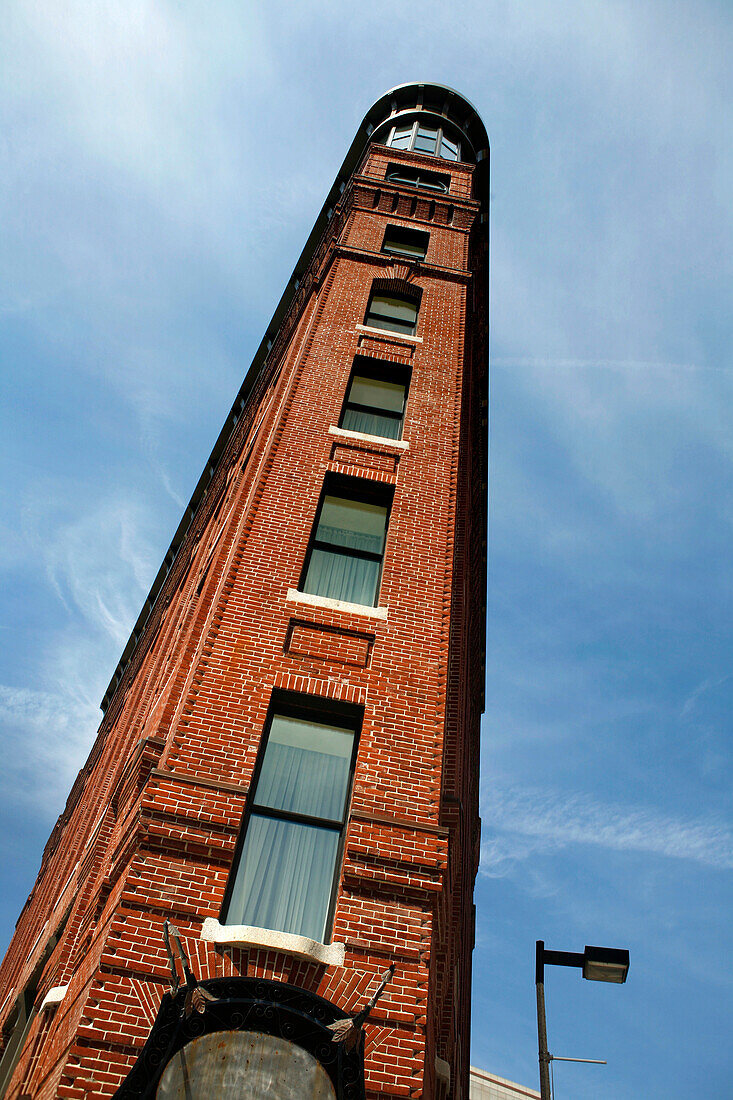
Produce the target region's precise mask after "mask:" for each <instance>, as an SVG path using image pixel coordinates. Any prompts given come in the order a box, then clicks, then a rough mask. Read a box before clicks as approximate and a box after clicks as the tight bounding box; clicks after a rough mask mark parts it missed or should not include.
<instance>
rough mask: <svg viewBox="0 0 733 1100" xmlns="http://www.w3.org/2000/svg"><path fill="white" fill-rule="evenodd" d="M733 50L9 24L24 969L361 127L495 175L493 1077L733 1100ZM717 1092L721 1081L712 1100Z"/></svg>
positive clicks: (482, 1057) (483, 29) (487, 748)
mask: <svg viewBox="0 0 733 1100" xmlns="http://www.w3.org/2000/svg"><path fill="white" fill-rule="evenodd" d="M732 25H733V13H732V12H731V9H730V7H729V6H728V5H727V4H725V3H713V2H710V3H704V2H698V3H695V4H691V3H683V2H680V0H678V2H677V3H672V2H669V3H663V2H654V0H635V2H631V0H628V2H624V0H619V2H593V0H585V2H583V3H581V2H579V0H567V2H566V3H564V4H562V5H558V4H557V3H551V2H550V0H546V2H539V0H537V2H533V3H532V2H526V3H522V2H518V3H515V4H508V3H506V2H503V0H483V2H482V3H474V2H473V0H469V2H466V3H461V4H459V5H456V6H451V5H448V4H434V3H430V2H428V3H424V4H422V5H420V6H419V7H417V8H416V7H415V5H413V4H410V5H408V4H405V3H399V2H394V0H393V2H390V3H386V2H385V0H373V2H372V3H371V4H369V5H348V4H347V5H344V4H341V3H339V4H337V3H330V2H318V0H311V2H309V3H307V4H303V3H298V2H295V3H288V4H284V3H282V2H280V0H277V2H274V3H270V4H269V5H268V6H267V9H265V8H264V6H260V5H252V4H246V3H238V4H227V3H224V2H221V3H218V4H216V5H210V4H203V3H177V4H173V3H163V2H160V0H132V2H130V0H126V2H125V3H122V2H121V0H120V2H114V0H108V2H107V3H104V4H102V3H97V2H95V0H84V2H82V0H64V2H61V0H46V2H45V3H43V4H38V3H33V2H30V0H28V2H26V3H21V2H16V0H9V3H6V5H5V6H4V9H3V18H2V24H1V25H0V51H1V52H2V56H3V58H4V62H3V65H2V66H0V132H2V135H3V136H2V153H1V155H0V163H2V169H1V172H0V225H1V226H2V231H1V232H0V285H1V286H2V291H1V296H0V362H2V377H1V381H0V385H1V386H2V410H3V412H2V415H3V430H2V438H1V441H0V447H1V448H2V452H1V453H2V460H3V469H4V472H5V476H4V478H3V480H2V485H1V486H0V493H1V494H2V496H1V498H0V500H1V504H2V507H1V508H0V524H2V531H1V532H0V569H1V570H2V583H1V588H0V644H1V646H2V655H1V657H0V723H1V726H2V732H1V735H0V736H1V745H2V753H3V759H4V768H3V770H2V772H1V773H0V796H1V797H0V860H1V861H2V881H3V891H2V897H1V898H0V939H2V940H3V942H5V941H7V939H8V938H9V937H10V935H11V933H12V928H13V924H14V922H15V919H16V917H17V915H18V913H19V911H20V908H21V906H22V904H23V901H24V900H25V897H26V895H27V892H28V890H29V889H30V887H31V885H32V882H33V880H34V877H35V873H36V870H37V867H38V862H39V859H40V853H41V849H42V846H43V844H44V842H45V840H46V838H47V836H48V832H49V830H50V828H51V826H52V824H53V821H54V820H55V818H56V815H57V814H58V812H59V810H60V808H61V806H62V805H63V802H64V800H65V797H66V793H67V791H68V788H69V786H70V783H71V780H72V778H73V775H74V774H75V772H76V770H77V768H78V767H79V765H80V763H81V762H82V761H83V759H84V757H85V755H86V752H87V751H88V748H89V746H90V744H91V741H92V739H93V736H94V732H95V729H96V726H97V723H98V720H99V712H98V710H97V707H98V702H99V700H100V698H101V696H102V693H103V690H104V688H105V686H106V684H107V681H108V679H109V677H110V675H111V673H112V671H113V669H114V666H115V664H116V661H117V658H118V656H119V654H120V652H121V650H122V647H123V645H124V642H125V640H126V638H127V635H128V632H129V629H130V626H131V624H132V622H133V621H134V619H135V617H136V616H137V613H138V611H139V609H140V606H141V604H142V601H143V599H144V597H145V594H146V592H147V589H148V586H149V584H150V581H151V580H152V578H153V576H154V575H155V572H156V571H157V568H158V565H159V563H160V560H161V558H162V556H163V553H164V552H165V549H166V548H167V545H168V542H169V540H170V537H171V535H172V533H173V531H174V530H175V528H176V526H177V524H178V520H179V518H180V515H181V512H182V509H183V505H184V503H185V502H186V501H187V499H188V497H189V495H190V493H191V491H192V489H193V486H194V484H195V482H196V480H197V478H198V475H199V473H200V472H201V469H202V467H203V464H204V461H205V459H206V457H207V456H208V453H209V450H210V448H211V446H212V444H213V441H214V439H215V437H216V435H217V433H218V430H219V428H220V426H221V423H222V421H223V419H224V416H225V414H226V412H227V411H228V408H229V406H230V404H231V401H232V399H233V397H234V394H235V393H236V391H237V388H238V386H239V384H240V381H241V378H242V376H243V374H244V372H245V371H246V369H247V366H248V365H249V362H250V360H251V357H252V354H253V352H254V350H255V348H256V346H257V344H258V343H259V340H260V338H261V336H262V333H263V331H264V328H265V325H266V323H267V321H268V320H269V318H270V316H271V314H272V311H273V308H274V306H275V303H276V301H277V299H278V298H279V295H280V293H281V290H282V287H283V285H284V283H285V281H286V279H287V276H288V275H289V273H290V270H291V269H292V266H293V264H294V262H295V259H296V258H297V256H298V254H299V252H300V249H301V247H302V245H303V243H304V241H305V238H306V236H307V233H308V231H309V229H310V227H311V225H312V222H313V220H314V218H315V215H316V213H317V212H318V210H319V208H320V205H321V202H322V200H323V198H324V196H325V194H326V191H327V189H328V187H329V185H330V184H331V182H332V180H333V178H334V176H335V174H336V171H337V169H338V166H339V165H340V163H341V160H342V158H343V156H344V154H345V152H346V149H347V148H348V145H349V143H350V141H351V138H352V136H353V133H354V130H355V128H356V126H357V124H358V123H359V121H360V119H361V117H362V116H363V114H364V113H365V111H366V110H367V108H368V107H369V105H370V104H371V103H372V102H373V100H375V99H376V98H377V97H378V96H379V95H380V94H381V93H382V92H383V91H385V90H386V89H387V88H389V87H391V86H392V85H394V84H397V83H402V82H404V81H407V80H414V79H426V80H433V81H438V82H442V83H446V84H449V85H451V86H453V87H456V88H458V89H459V90H460V91H462V92H463V93H464V94H465V95H467V96H468V97H469V98H470V99H471V100H472V102H473V103H474V104H475V105H476V106H477V108H478V109H479V111H480V113H481V115H482V117H483V119H484V121H485V123H486V126H487V129H488V131H489V135H490V137H491V144H492V256H491V285H492V294H491V301H492V307H491V308H492V313H491V322H492V375H491V489H490V496H491V530H490V569H489V578H490V590H489V610H490V617H489V626H488V683H487V688H488V693H487V701H488V706H487V716H486V721H485V730H484V737H483V750H482V751H483V755H482V794H483V804H482V816H483V822H484V825H483V844H482V861H481V870H480V874H479V879H478V884H477V902H478V929H477V946H476V953H475V976H474V1004H475V1013H474V1034H473V1060H474V1062H475V1063H476V1064H478V1065H481V1066H484V1067H485V1068H487V1069H490V1070H493V1071H494V1072H496V1073H499V1074H501V1075H502V1076H504V1077H509V1078H511V1079H514V1080H518V1081H521V1082H524V1083H526V1084H536V1081H537V1070H536V1053H535V1048H536V1032H535V1016H534V1011H535V1009H534V988H533V953H534V941H535V939H537V938H544V939H545V941H546V943H547V945H548V946H549V947H554V948H558V949H565V950H582V947H583V945H584V944H585V943H599V944H607V945H609V946H627V947H629V948H630V950H631V958H632V966H631V973H630V976H629V981H628V983H627V985H626V986H624V987H615V986H606V985H601V984H598V983H592V982H583V981H582V979H580V977H579V975H578V973H577V972H575V971H565V970H562V969H560V968H552V969H551V970H549V971H548V975H547V1000H548V1028H549V1041H550V1049H551V1050H552V1051H553V1052H554V1053H556V1054H559V1055H566V1056H573V1057H588V1058H606V1059H608V1063H609V1064H608V1065H607V1066H605V1067H598V1066H576V1065H569V1064H567V1065H566V1064H558V1065H557V1067H556V1075H555V1076H556V1090H557V1097H558V1100H560V1098H562V1097H568V1098H570V1100H591V1098H592V1100H611V1098H613V1100H629V1098H631V1097H639V1098H644V1100H655V1098H660V1100H661V1098H662V1097H664V1100H670V1098H677V1097H679V1098H680V1100H682V1098H687V1097H689V1096H694V1095H701V1094H702V1093H703V1092H704V1093H705V1094H706V1095H710V1096H723V1095H727V1094H728V1093H729V1091H730V1085H729V1080H730V1076H731V1072H733V1058H732V1057H731V1053H730V1041H729V1031H730V1019H731V1001H732V997H731V993H732V990H733V966H732V964H731V955H730V951H728V950H726V948H727V944H728V940H727V932H728V926H729V924H730V919H729V916H728V914H729V913H730V911H731V902H732V901H733V889H732V886H731V869H732V868H733V823H732V821H731V807H730V787H731V745H730V732H729V730H730V723H731V718H730V714H731V702H732V696H733V664H732V663H731V633H732V632H733V630H732V627H731V623H732V621H733V616H732V615H731V611H732V610H733V608H732V606H731V605H732V603H733V601H732V599H731V567H730V545H731V524H732V521H733V494H732V492H731V490H732V488H733V486H732V478H731V457H732V455H731V451H732V449H733V444H732V443H731V408H732V400H731V398H732V392H731V391H732V389H733V364H731V360H730V354H729V351H728V347H729V345H730V316H731V310H730V302H729V288H730V285H731V270H730V266H731V261H730V257H731V255H732V254H733V250H732V249H731V236H732V234H731V202H730V198H731V146H730V140H729V135H730V123H731V111H730V91H731V89H730V65H729V58H730V55H731V44H732V43H731V38H732V37H733V36H732V34H731V30H732ZM726 918H728V919H726ZM700 1078H702V1081H703V1082H704V1083H702V1084H701V1083H700Z"/></svg>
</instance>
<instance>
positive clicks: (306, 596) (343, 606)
mask: <svg viewBox="0 0 733 1100" xmlns="http://www.w3.org/2000/svg"><path fill="white" fill-rule="evenodd" d="M285 599H286V600H287V601H288V603H303V604H307V605H308V606H309V607H325V608H326V609H327V610H328V611H346V612H347V613H348V614H350V615H362V616H364V617H366V618H367V619H386V618H387V612H388V611H389V608H388V607H367V605H366V604H364V603H347V602H346V600H330V599H329V598H328V596H312V595H311V594H310V592H299V591H298V589H297V588H289V589H288V594H287V596H286V597H285Z"/></svg>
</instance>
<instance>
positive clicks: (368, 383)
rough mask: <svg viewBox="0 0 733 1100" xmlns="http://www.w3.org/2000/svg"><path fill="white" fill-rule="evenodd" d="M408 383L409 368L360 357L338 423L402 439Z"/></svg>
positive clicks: (370, 433) (368, 432) (386, 437)
mask: <svg viewBox="0 0 733 1100" xmlns="http://www.w3.org/2000/svg"><path fill="white" fill-rule="evenodd" d="M407 383H408V376H407V371H406V370H404V369H403V368H400V367H398V366H395V365H394V364H392V363H378V362H376V361H372V360H369V359H357V360H356V362H355V364H354V369H353V371H352V373H351V378H350V379H349V388H348V390H347V391H346V401H345V402H344V409H343V412H342V414H341V421H340V424H339V427H341V428H345V429H346V430H347V431H352V432H363V433H364V434H365V435H377V436H381V437H382V438H383V439H401V438H402V423H403V419H404V415H405V401H406V399H407Z"/></svg>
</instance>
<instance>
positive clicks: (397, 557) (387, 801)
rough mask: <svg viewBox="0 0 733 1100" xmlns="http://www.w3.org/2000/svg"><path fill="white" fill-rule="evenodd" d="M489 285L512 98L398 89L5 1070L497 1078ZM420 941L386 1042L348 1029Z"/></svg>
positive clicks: (77, 804)
mask: <svg viewBox="0 0 733 1100" xmlns="http://www.w3.org/2000/svg"><path fill="white" fill-rule="evenodd" d="M487 291H488V141H487V138H486V132H485V130H484V127H483V124H482V123H481V120H480V119H479V117H478V115H477V114H476V112H475V110H474V109H473V108H472V107H471V105H470V104H469V103H467V102H466V100H465V99H463V97H462V96H460V95H459V94H457V93H456V92H454V91H452V90H450V89H448V88H444V87H440V86H437V85H428V84H425V85H422V84H412V85H405V86H403V87H400V88H397V89H394V90H393V91H391V92H389V93H387V95H385V96H383V97H382V98H381V99H380V100H379V101H378V102H377V103H376V104H375V105H374V106H373V107H372V108H371V110H370V111H369V112H368V114H367V116H366V118H365V119H364V122H363V123H362V125H361V127H360V129H359V132H358V134H357V136H356V138H355V140H354V143H353V145H352V147H351V149H350V151H349V153H348V155H347V157H346V160H345V161H344V164H343V166H342V169H341V171H340V172H339V175H338V177H337V179H336V181H335V183H334V185H333V188H332V189H331V192H330V193H329V196H328V198H327V200H326V203H325V205H324V208H323V211H322V212H321V215H320V216H319V218H318V220H317V222H316V225H315V227H314V229H313V231H312V233H311V235H310V237H309V239H308V242H307V244H306V247H305V249H304V251H303V254H302V256H301V257H300V259H299V261H298V264H297V265H296V268H295V271H294V273H293V276H292V278H291V280H290V283H289V285H288V287H287V289H286V291H285V294H284V295H283V298H282V300H281V302H280V304H279V306H278V308H277V310H276V313H275V316H274V318H273V320H272V322H271V324H270V326H269V328H268V332H267V333H266V335H265V338H264V339H263V341H262V344H261V346H260V348H259V350H258V352H257V355H256V356H255V359H254V362H253V364H252V366H251V368H250V370H249V371H248V373H247V375H246V377H245V380H244V383H243V386H242V389H241V390H240V393H239V395H238V397H237V400H236V401H235V404H234V407H233V409H232V411H231V413H230V415H229V417H228V419H227V422H226V424H225V426H224V428H223V430H222V433H221V435H220V437H219V440H218V441H217V443H216V446H215V448H214V451H213V453H212V456H211V459H210V461H209V463H208V464H207V468H206V470H205V471H204V474H203V476H202V478H201V480H200V482H199V484H198V486H197V488H196V491H195V493H194V496H193V498H192V501H191V504H190V506H189V508H188V509H187V511H186V515H185V516H184V519H183V521H182V523H181V526H180V527H179V529H178V531H177V533H176V535H175V537H174V540H173V543H172V545H171V548H170V550H169V552H168V554H167V556H166V558H165V561H164V563H163V566H162V567H161V571H160V573H159V574H158V577H157V578H156V581H155V583H154V586H153V589H152V591H151V594H150V597H149V599H148V601H147V602H146V604H145V607H144V609H143V612H142V613H141V616H140V618H139V620H138V622H137V624H136V626H135V629H134V632H133V634H132V637H131V639H130V641H129V643H128V645H127V647H126V649H125V651H124V653H123V656H122V659H121V661H120V665H119V666H118V669H117V671H116V673H115V676H114V678H113V680H112V683H111V684H110V687H109V689H108V691H107V693H106V696H105V699H104V703H103V709H104V718H103V721H102V724H101V726H100V729H99V734H98V737H97V740H96V742H95V744H94V747H93V748H92V751H91V753H90V756H89V759H88V760H87V762H86V764H85V766H84V767H83V769H82V771H81V773H80V774H79V777H78V779H77V780H76V783H75V784H74V787H73V789H72V791H71V794H70V796H69V799H68V802H67V804H66V808H65V810H64V812H63V813H62V815H61V817H60V818H59V820H58V822H57V824H56V826H55V828H54V830H53V833H52V835H51V838H50V840H49V842H48V844H47V846H46V849H45V851H44V853H43V859H42V862H41V868H40V871H39V874H38V878H37V881H36V884H35V886H34V888H33V891H32V892H31V895H30V897H29V899H28V901H27V903H26V905H25V908H24V909H23V911H22V913H21V915H20V919H19V921H18V925H17V930H16V933H15V936H14V938H13V941H12V943H11V945H10V948H9V950H8V953H7V956H6V958H5V961H4V963H3V967H2V972H1V982H0V1024H1V1025H2V1029H3V1030H2V1035H3V1043H4V1055H3V1059H2V1062H1V1063H0V1096H4V1097H8V1098H12V1100H17V1098H19V1097H24V1096H26V1097H27V1096H30V1097H34V1098H36V1097H38V1098H43V1100H45V1098H50V1097H56V1096H60V1097H89V1096H94V1097H97V1096H99V1097H104V1096H112V1095H113V1094H115V1093H116V1092H117V1091H118V1090H119V1096H120V1097H128V1096H129V1097H132V1096H136V1097H137V1096H141V1097H142V1096H150V1097H153V1096H157V1097H159V1098H167V1097H173V1096H184V1095H185V1096H189V1095H194V1096H222V1097H228V1096H235V1095H236V1096H241V1095H249V1096H253V1097H260V1096H265V1095H267V1096H273V1097H280V1096H283V1097H285V1096H289V1095H291V1092H289V1091H287V1090H288V1088H289V1087H290V1085H292V1083H293V1081H295V1082H300V1083H301V1084H300V1086H296V1087H299V1091H300V1092H303V1088H304V1087H305V1088H306V1089H307V1088H310V1089H311V1090H312V1092H313V1095H314V1096H323V1097H327V1096H328V1097H332V1096H343V1097H355V1098H357V1097H363V1096H366V1097H369V1098H376V1097H377V1096H379V1097H393V1096H394V1097H396V1096H404V1097H425V1098H433V1097H438V1096H442V1097H445V1096H448V1095H450V1096H451V1097H454V1098H456V1100H466V1098H467V1096H468V1077H469V1046H468V1044H469V1001H470V987H471V951H472V944H473V911H472V892H473V880H474V876H475V872H476V867H477V860H478V850H479V819H478V740H479V718H480V713H481V711H482V709H483V679H484V676H483V653H484V625H485V604H484V593H485V587H486V586H485V562H486V542H485V540H486V462H487V350H488V318H487ZM166 919H168V920H170V921H171V922H173V924H174V925H175V926H176V928H177V929H178V931H179V933H180V942H181V945H182V947H183V950H184V951H185V953H186V955H187V956H188V958H189V959H190V964H191V971H192V974H193V975H194V977H192V978H191V979H190V981H189V987H188V1000H186V995H187V994H186V989H185V988H181V989H180V990H179V991H178V992H177V993H175V995H173V993H172V992H171V978H172V973H171V963H170V961H169V956H168V954H167V952H166V945H165V941H164V922H165V920H166ZM173 947H174V948H175V937H174V941H173ZM390 963H394V965H395V971H394V975H393V977H392V978H391V980H389V981H388V982H387V985H386V989H385V991H384V993H383V995H382V997H381V999H380V1000H379V1001H378V1003H377V1005H376V1007H375V1008H374V1010H373V1012H372V1014H371V1016H370V1018H369V1021H368V1023H367V1024H366V1025H365V1028H364V1031H363V1033H362V1034H363V1035H365V1037H366V1038H365V1042H364V1043H363V1044H362V1042H361V1040H360V1039H357V1041H356V1043H355V1044H353V1045H349V1043H348V1042H343V1041H342V1042H340V1041H337V1040H336V1039H334V1038H333V1037H334V1035H335V1034H336V1033H335V1032H334V1031H333V1029H330V1030H329V1027H328V1025H329V1024H330V1023H334V1022H336V1021H338V1020H339V1019H342V1018H343V1017H344V1016H345V1015H351V1014H354V1013H355V1012H357V1011H358V1010H359V1009H360V1008H361V1007H362V1006H363V1005H364V1003H365V1002H366V1001H367V1000H368V998H369V997H370V995H371V993H372V992H373V991H374V987H375V985H376V982H377V980H378V978H379V976H380V975H381V973H382V972H383V971H384V970H385V968H386V967H387V966H388V964H390ZM194 981H196V982H199V983H200V985H197V986H196V989H197V990H205V991H206V993H207V994H208V999H206V1001H205V1003H204V1004H203V1011H199V1010H198V1009H199V1008H201V1007H202V1005H201V1004H198V1005H197V1006H196V1005H194V1006H193V1007H192V1001H191V994H192V991H193V989H194V986H193V983H194ZM201 996H202V995H201V994H200V993H199V1001H200V1000H201ZM156 1020H157V1022H156ZM212 1036H213V1037H214V1038H213V1039H212ZM222 1052H223V1053H222ZM217 1058H218V1059H219V1061H218V1062H217ZM215 1063H216V1064H215ZM255 1063H256V1068H255V1069H253V1068H252V1067H253V1065H255ZM226 1066H228V1070H226V1072H229V1073H230V1077H226V1072H225V1069H226ZM222 1067H224V1068H222ZM237 1073H238V1074H239V1076H236V1074H237ZM267 1073H269V1074H270V1078H272V1080H274V1081H275V1082H276V1084H274V1085H273V1083H272V1080H270V1081H269V1084H268V1083H267V1082H266V1081H265V1077H263V1076H262V1075H263V1074H265V1076H266V1075H267ZM197 1074H198V1076H197ZM217 1074H219V1076H217ZM232 1074H234V1077H232V1076H231V1075H232ZM248 1074H249V1076H248ZM252 1074H254V1076H252ZM257 1074H260V1076H257ZM187 1075H188V1084H186V1083H185V1079H186V1076H187ZM235 1077H236V1085H232V1083H231V1082H232V1081H233V1080H234V1078H235ZM286 1079H289V1080H290V1085H287V1082H286ZM304 1082H308V1084H307V1085H304V1084H303V1083H304ZM286 1086H287V1087H286ZM187 1088H188V1089H189V1091H185V1090H186V1089H187ZM191 1089H192V1090H193V1091H191ZM268 1089H269V1091H268ZM258 1090H259V1091H258ZM319 1090H320V1091H319ZM329 1090H330V1091H329Z"/></svg>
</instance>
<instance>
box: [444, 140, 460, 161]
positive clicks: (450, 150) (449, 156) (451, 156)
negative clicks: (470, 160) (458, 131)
mask: <svg viewBox="0 0 733 1100" xmlns="http://www.w3.org/2000/svg"><path fill="white" fill-rule="evenodd" d="M440 155H441V157H443V159H444V160H458V142H456V141H451V140H450V139H449V138H447V137H446V136H445V134H443V140H442V142H441V143H440Z"/></svg>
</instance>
